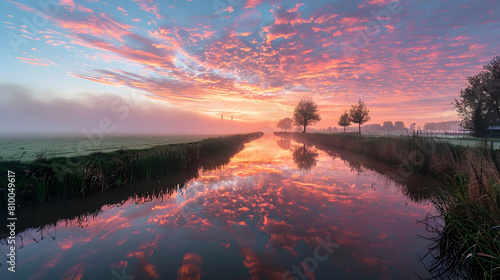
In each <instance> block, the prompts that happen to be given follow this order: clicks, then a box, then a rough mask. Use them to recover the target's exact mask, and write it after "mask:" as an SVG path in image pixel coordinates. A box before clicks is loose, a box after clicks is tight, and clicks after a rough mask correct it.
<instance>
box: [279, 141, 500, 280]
mask: <svg viewBox="0 0 500 280" xmlns="http://www.w3.org/2000/svg"><path fill="white" fill-rule="evenodd" d="M276 135H277V136H280V137H290V138H292V139H294V140H296V141H298V142H301V143H303V142H308V143H311V144H315V145H321V146H323V147H330V148H331V149H343V150H348V151H351V152H355V153H359V154H364V155H366V156H368V157H371V158H374V159H377V160H380V161H383V162H386V163H391V164H396V165H398V174H397V175H398V176H400V177H401V178H403V179H404V178H405V177H408V176H409V175H410V174H412V173H414V172H419V173H423V174H428V175H432V176H435V177H437V178H439V179H441V180H443V181H444V182H446V183H447V185H448V188H447V189H446V190H445V191H444V192H443V193H438V194H436V197H437V198H436V200H435V205H436V207H437V208H438V210H439V212H440V214H441V215H440V216H439V217H434V218H435V219H434V220H435V221H437V220H438V219H441V220H444V225H442V227H439V226H438V227H435V228H439V230H436V232H438V233H439V236H438V238H437V239H436V240H435V241H436V243H437V244H439V245H438V246H437V247H434V248H435V249H436V248H437V250H438V251H439V253H437V254H435V255H434V257H435V258H436V261H435V263H433V266H432V267H431V272H433V273H434V272H435V273H436V274H437V275H436V276H439V277H449V276H450V275H451V274H450V275H448V274H447V273H450V272H451V271H455V272H457V275H459V274H460V273H461V272H464V271H465V274H466V275H467V276H463V275H462V277H469V276H471V275H472V276H473V277H472V278H474V279H475V278H476V276H477V278H478V279H497V278H498V277H500V150H498V149H493V148H491V147H490V146H489V145H487V144H486V143H484V144H483V145H479V146H477V147H464V146H458V145H452V144H450V143H448V142H442V141H434V140H433V139H432V138H423V137H412V136H401V137H366V136H361V135H359V134H333V135H327V134H302V133H286V134H284V133H276ZM428 222H429V221H428ZM451 264H453V265H454V267H453V268H452V267H450V265H451ZM446 266H447V267H446Z"/></svg>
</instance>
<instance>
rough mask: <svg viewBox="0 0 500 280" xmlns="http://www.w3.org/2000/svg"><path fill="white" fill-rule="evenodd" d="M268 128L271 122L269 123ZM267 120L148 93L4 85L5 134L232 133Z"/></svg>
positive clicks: (1, 125) (0, 118) (0, 109)
mask: <svg viewBox="0 0 500 280" xmlns="http://www.w3.org/2000/svg"><path fill="white" fill-rule="evenodd" d="M264 126H265V125H264ZM264 126H263V125H262V124H249V123H247V122H243V121H238V120H236V119H235V120H234V121H231V120H230V116H225V118H224V120H221V118H220V116H219V117H211V116H204V115H201V114H198V113H196V112H193V111H190V110H189V109H183V108H175V107H173V106H170V105H169V104H168V103H166V102H163V101H159V100H153V99H150V98H146V97H137V96H135V97H126V96H118V95H116V94H110V93H98V94H97V93H88V92H85V93H81V94H80V95H79V96H78V97H76V98H75V97H73V98H62V97H52V98H49V99H47V98H44V95H42V94H41V93H35V92H33V91H31V90H29V89H27V88H26V87H23V86H18V85H6V84H4V85H0V135H2V136H10V135H15V136H20V135H82V134H83V133H91V132H93V131H94V132H96V131H97V130H99V131H101V132H102V133H103V134H110V135H137V134H139V135H141V134H144V135H161V134H228V133H240V132H247V131H256V130H258V129H260V128H262V127H264Z"/></svg>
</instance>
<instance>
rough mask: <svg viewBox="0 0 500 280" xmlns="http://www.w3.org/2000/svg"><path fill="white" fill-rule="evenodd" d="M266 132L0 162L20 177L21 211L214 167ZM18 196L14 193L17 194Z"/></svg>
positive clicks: (4, 194)
mask: <svg viewBox="0 0 500 280" xmlns="http://www.w3.org/2000/svg"><path fill="white" fill-rule="evenodd" d="M262 135H263V133H261V132H256V133H250V134H238V135H232V136H225V137H217V138H208V139H204V140H201V141H198V142H192V143H183V144H168V145H163V146H157V147H154V148H148V149H142V150H118V151H115V152H109V153H93V154H90V155H84V156H77V157H58V158H52V159H46V158H39V159H37V160H35V161H32V162H28V163H26V162H21V161H7V162H1V163H0V173H1V174H7V172H8V171H9V170H10V171H13V172H14V173H15V184H14V185H15V188H14V190H15V204H16V205H15V206H16V207H17V208H19V207H23V206H27V205H33V204H41V203H44V202H47V201H49V202H50V201H58V200H59V201H61V200H67V199H72V198H76V197H82V196H85V195H87V194H89V193H95V192H103V191H106V190H109V189H114V188H117V187H119V186H123V185H126V184H129V183H132V182H134V181H136V180H137V179H139V178H145V179H155V178H159V177H162V176H165V175H168V174H176V173H180V172H183V171H185V170H188V169H191V168H193V167H195V168H198V167H200V168H203V169H206V168H213V166H214V165H220V164H223V163H224V162H223V161H226V160H228V158H229V157H227V156H224V155H226V154H228V155H232V154H234V153H235V152H237V151H239V150H241V149H242V148H243V145H244V144H245V143H247V142H249V141H253V140H255V139H258V138H260V137H261V136H262ZM0 184H1V186H2V188H0V208H6V207H7V204H8V203H7V198H8V194H9V188H7V186H8V184H9V182H8V177H7V175H5V176H2V177H1V178H0ZM11 196H12V195H11Z"/></svg>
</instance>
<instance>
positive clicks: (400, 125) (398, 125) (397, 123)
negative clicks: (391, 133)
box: [394, 121, 406, 130]
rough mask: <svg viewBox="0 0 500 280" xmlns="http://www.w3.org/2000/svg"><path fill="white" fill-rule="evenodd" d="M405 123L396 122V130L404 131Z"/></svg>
mask: <svg viewBox="0 0 500 280" xmlns="http://www.w3.org/2000/svg"><path fill="white" fill-rule="evenodd" d="M405 128H406V127H405V123H404V122H402V121H396V122H394V129H398V130H402V129H405Z"/></svg>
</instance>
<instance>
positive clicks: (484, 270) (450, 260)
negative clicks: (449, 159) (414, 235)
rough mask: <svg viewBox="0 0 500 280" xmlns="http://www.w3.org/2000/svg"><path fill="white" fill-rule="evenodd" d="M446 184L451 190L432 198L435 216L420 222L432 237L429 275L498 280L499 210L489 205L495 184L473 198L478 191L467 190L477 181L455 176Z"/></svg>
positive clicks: (441, 277) (499, 270)
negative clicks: (425, 226)
mask: <svg viewBox="0 0 500 280" xmlns="http://www.w3.org/2000/svg"><path fill="white" fill-rule="evenodd" d="M478 176H479V175H478ZM472 180H475V179H472ZM448 181H449V183H450V185H449V186H450V190H451V191H449V192H448V191H444V192H441V193H438V194H437V195H436V196H435V201H434V205H435V206H436V208H437V210H438V213H439V215H438V216H428V217H427V219H426V220H425V221H424V223H425V224H426V225H427V227H428V229H430V231H431V232H433V233H434V234H435V235H434V236H433V237H432V238H429V239H430V240H431V241H432V244H431V246H429V253H428V255H431V256H432V258H433V261H432V263H431V265H430V267H429V268H428V270H429V272H431V274H432V275H433V276H434V277H435V278H438V279H499V278H500V239H499V238H500V211H499V209H498V204H495V203H492V202H493V201H494V199H495V198H494V197H493V196H494V195H496V194H497V190H496V188H497V187H498V182H491V183H490V184H493V185H491V186H490V187H489V189H488V191H487V193H485V194H483V195H482V196H479V197H477V193H478V192H479V190H475V189H474V190H471V189H473V188H474V187H472V186H475V185H476V186H477V183H478V182H474V183H471V182H469V180H468V178H466V177H465V176H463V175H461V174H459V173H457V174H455V176H453V177H449V179H448ZM471 192H472V195H471ZM486 201H489V203H485V202H486ZM438 221H441V222H438ZM443 222H444V223H443ZM424 258H425V256H424Z"/></svg>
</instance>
